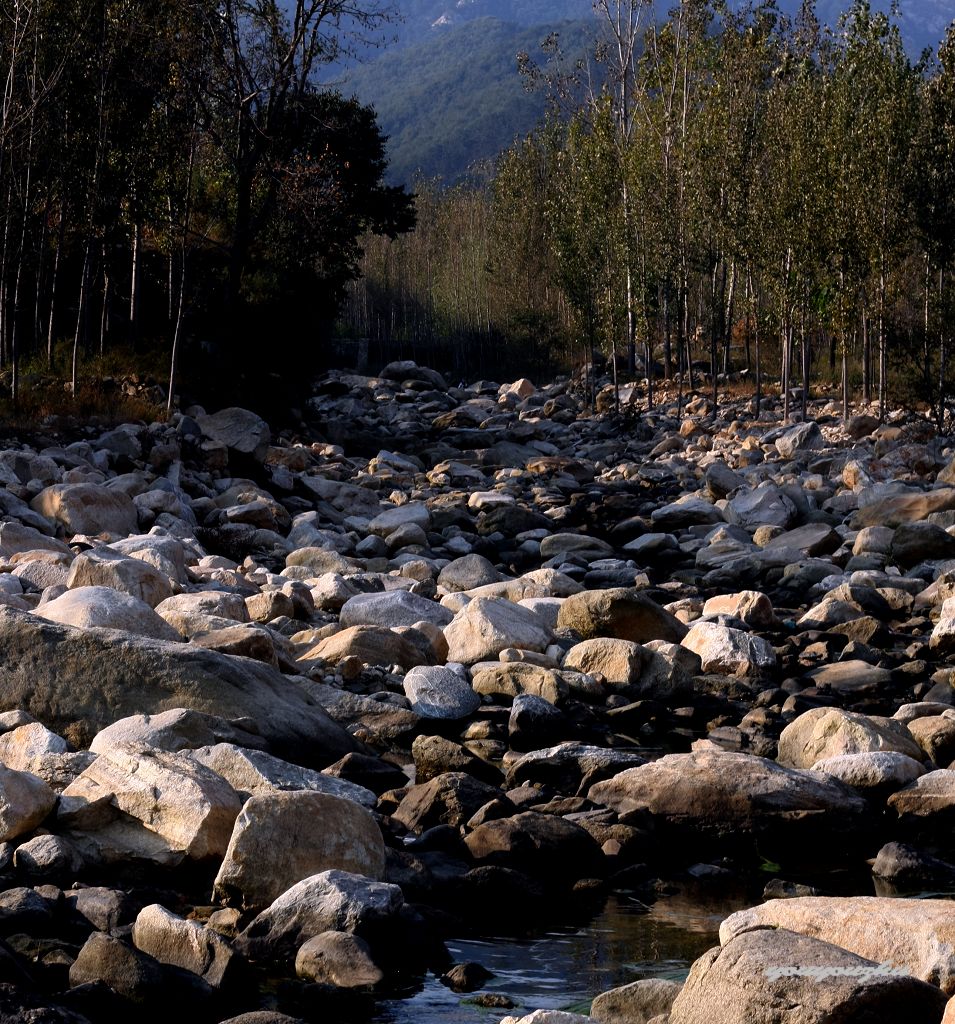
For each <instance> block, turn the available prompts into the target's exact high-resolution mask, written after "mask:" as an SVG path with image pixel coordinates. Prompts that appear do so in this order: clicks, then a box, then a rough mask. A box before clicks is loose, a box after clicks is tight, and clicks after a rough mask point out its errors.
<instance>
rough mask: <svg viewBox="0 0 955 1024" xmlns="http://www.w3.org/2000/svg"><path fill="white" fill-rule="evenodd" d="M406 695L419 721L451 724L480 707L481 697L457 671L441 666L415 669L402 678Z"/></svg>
mask: <svg viewBox="0 0 955 1024" xmlns="http://www.w3.org/2000/svg"><path fill="white" fill-rule="evenodd" d="M404 690H405V696H406V697H407V698H408V700H410V701H411V710H412V711H413V712H414V713H415V714H416V715H421V717H422V718H438V719H447V720H451V721H454V720H456V719H459V718H467V717H468V716H469V715H472V714H473V713H474V712H475V711H477V709H478V708H479V707H480V706H481V698H480V696H479V695H478V694H477V693H475V692H474V690H473V689H472V688H471V684H470V683H469V682H468V681H467V680H466V679H462V677H461V676H460V675H458V673H457V672H453V671H452V670H451V669H449V668H444V667H443V666H441V665H429V666H424V665H422V666H418V667H417V668H413V669H411V671H410V672H408V673H407V674H406V675H405V680H404Z"/></svg>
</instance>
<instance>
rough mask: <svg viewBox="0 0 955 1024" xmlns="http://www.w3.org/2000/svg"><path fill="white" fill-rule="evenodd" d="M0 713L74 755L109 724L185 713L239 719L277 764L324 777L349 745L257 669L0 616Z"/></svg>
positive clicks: (193, 650) (292, 688)
mask: <svg viewBox="0 0 955 1024" xmlns="http://www.w3.org/2000/svg"><path fill="white" fill-rule="evenodd" d="M0 649H2V650H3V651H4V654H5V656H4V658H3V659H2V660H0V711H6V710H10V709H13V708H24V709H26V710H28V711H30V712H31V713H32V714H33V715H34V717H35V718H37V719H39V720H40V721H42V722H43V723H44V724H45V725H46V726H47V727H48V728H50V729H52V730H53V731H54V732H57V733H60V734H61V735H63V736H64V737H65V738H66V739H67V740H69V741H70V742H71V743H73V745H74V746H75V747H88V746H89V744H90V742H91V741H92V739H93V737H94V736H95V734H96V733H98V732H99V731H100V730H102V729H104V728H105V727H106V726H107V725H111V724H112V723H113V722H115V721H116V720H117V719H120V718H125V717H127V716H130V715H133V714H142V713H145V714H156V713H158V712H162V711H166V710H171V709H173V708H182V707H188V708H191V709H193V710H196V711H204V712H206V713H208V714H211V715H217V716H218V717H220V718H226V719H240V718H249V719H251V720H253V721H254V722H256V723H257V724H258V728H259V730H260V732H261V734H262V737H263V738H264V739H265V740H267V741H268V742H269V743H270V744H271V747H272V749H273V751H274V752H275V753H276V754H278V755H279V756H285V757H288V758H289V759H290V760H293V761H298V762H300V763H302V764H305V765H310V766H317V767H324V766H325V765H327V764H331V763H332V762H333V761H336V760H338V758H340V757H342V756H343V755H344V754H347V753H349V752H350V751H353V750H357V749H358V744H357V742H356V741H355V740H354V739H352V737H351V736H349V735H348V733H346V732H345V730H344V729H342V728H341V727H340V726H338V725H336V724H335V723H334V722H332V721H331V720H330V719H329V717H328V715H327V714H326V713H325V711H324V710H323V709H322V708H321V707H319V706H318V704H317V702H316V701H313V700H312V699H311V698H310V697H309V696H308V695H307V694H306V692H305V691H304V690H303V689H301V688H300V687H298V686H296V685H295V683H294V682H291V681H290V680H289V679H288V678H286V677H285V676H283V675H281V674H280V673H279V672H277V671H276V670H275V669H273V668H270V667H269V666H267V665H263V664H261V663H260V662H256V661H251V660H248V659H243V658H232V657H229V656H228V655H225V654H218V653H216V652H215V651H206V650H203V649H202V648H198V647H190V646H188V645H185V644H175V643H168V642H166V641H163V640H152V639H149V638H146V637H138V636H133V635H132V634H130V633H123V632H119V631H112V630H80V629H75V628H73V627H71V626H61V625H59V624H58V623H52V622H45V621H44V620H43V619H40V618H38V617H36V616H34V615H29V614H27V613H24V612H18V611H14V610H13V609H9V608H0Z"/></svg>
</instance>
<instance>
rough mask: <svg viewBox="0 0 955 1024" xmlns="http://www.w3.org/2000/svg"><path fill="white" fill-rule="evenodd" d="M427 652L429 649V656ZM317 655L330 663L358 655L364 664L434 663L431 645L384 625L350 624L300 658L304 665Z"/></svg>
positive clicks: (409, 664)
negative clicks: (409, 638) (418, 643)
mask: <svg viewBox="0 0 955 1024" xmlns="http://www.w3.org/2000/svg"><path fill="white" fill-rule="evenodd" d="M413 632H417V631H416V630H415V631H413ZM419 635H421V634H419ZM426 648H427V650H426ZM427 651H431V654H430V656H428V653H427ZM318 658H321V659H322V660H323V661H327V662H328V663H329V664H331V665H337V664H339V663H340V662H342V661H344V660H345V659H346V658H358V660H359V661H361V662H362V663H363V664H365V665H382V666H385V667H388V666H391V665H400V666H401V667H402V668H404V669H409V668H414V667H415V666H416V665H427V664H434V662H435V660H436V658H435V656H434V652H433V650H432V649H431V647H430V644H426V643H424V642H422V644H421V645H420V646H419V645H416V644H413V643H411V642H410V641H409V640H408V639H406V638H405V637H404V636H401V635H400V634H398V633H395V632H394V631H392V630H390V629H387V628H385V627H384V626H350V627H349V628H348V629H343V630H342V631H341V632H340V633H335V634H334V635H333V636H330V637H328V638H327V639H325V640H322V641H321V642H320V643H319V644H317V645H316V646H315V647H313V648H311V649H310V650H309V651H308V652H307V653H305V654H303V655H302V656H301V658H300V659H299V660H300V661H302V662H305V663H306V664H307V663H308V662H309V661H314V660H316V659H318Z"/></svg>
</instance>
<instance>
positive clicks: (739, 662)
mask: <svg viewBox="0 0 955 1024" xmlns="http://www.w3.org/2000/svg"><path fill="white" fill-rule="evenodd" d="M681 643H682V645H683V646H684V647H686V648H687V649H688V650H691V651H692V652H693V653H694V654H697V655H699V657H700V661H701V663H702V665H703V671H704V672H706V673H713V674H715V675H731V676H737V677H740V678H743V679H755V678H759V677H761V676H765V675H768V674H769V673H771V672H772V671H773V670H774V669H775V668H776V653H775V651H774V650H773V648H772V645H771V644H770V643H769V641H768V640H764V639H763V638H762V637H760V636H754V635H753V634H751V633H744V632H743V631H742V630H740V629H732V628H730V627H729V626H721V625H719V624H717V623H715V622H697V623H694V625H692V626H691V627H690V629H689V632H688V633H687V634H686V636H685V637H684V638H683V640H682V641H681Z"/></svg>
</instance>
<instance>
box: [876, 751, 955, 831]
mask: <svg viewBox="0 0 955 1024" xmlns="http://www.w3.org/2000/svg"><path fill="white" fill-rule="evenodd" d="M889 807H890V808H891V810H893V811H895V813H896V814H897V815H898V816H899V824H900V825H901V826H902V827H903V828H904V829H905V830H907V831H911V832H916V833H928V834H930V835H932V836H934V837H936V838H938V839H939V840H941V841H943V842H945V843H946V844H948V845H950V836H951V829H952V824H953V823H955V771H953V770H952V769H950V768H939V769H938V770H937V771H934V772H928V773H926V774H925V775H922V776H921V777H920V778H918V779H916V780H915V781H914V782H912V783H910V784H909V785H908V786H906V787H905V788H904V789H900V790H899V791H898V792H897V793H893V794H892V796H891V797H889Z"/></svg>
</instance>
